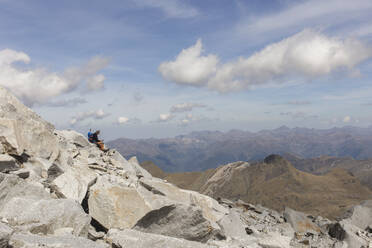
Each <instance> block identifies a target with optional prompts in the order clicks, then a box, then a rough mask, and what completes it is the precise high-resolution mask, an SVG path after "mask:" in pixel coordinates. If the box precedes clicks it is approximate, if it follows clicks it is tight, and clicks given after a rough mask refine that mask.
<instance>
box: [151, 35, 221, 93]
mask: <svg viewBox="0 0 372 248" xmlns="http://www.w3.org/2000/svg"><path fill="white" fill-rule="evenodd" d="M201 53H202V42H201V40H200V39H199V40H198V41H197V42H196V44H195V45H194V46H191V47H189V48H187V49H184V50H182V51H181V53H180V54H179V55H178V56H177V57H176V59H175V60H174V61H168V62H164V63H162V64H161V65H160V66H159V68H158V69H159V72H160V73H161V74H162V76H163V77H164V78H165V79H166V80H169V81H172V82H175V83H179V84H191V85H195V86H197V85H201V84H204V83H205V82H206V81H207V80H208V78H209V77H210V76H211V74H213V73H215V72H216V66H217V63H218V58H217V56H215V55H208V56H201Z"/></svg>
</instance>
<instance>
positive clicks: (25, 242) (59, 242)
mask: <svg viewBox="0 0 372 248" xmlns="http://www.w3.org/2000/svg"><path fill="white" fill-rule="evenodd" d="M9 244H10V245H11V247H12V248H37V247H40V248H41V247H43V248H75V247H77V248H109V245H108V244H104V243H97V242H93V241H91V240H89V239H86V238H82V237H75V236H72V235H71V236H41V235H35V234H13V235H12V237H11V238H10V241H9Z"/></svg>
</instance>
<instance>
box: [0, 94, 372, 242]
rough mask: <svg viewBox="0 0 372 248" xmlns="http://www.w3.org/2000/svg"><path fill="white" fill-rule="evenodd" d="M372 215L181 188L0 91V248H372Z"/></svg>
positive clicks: (365, 208) (366, 209) (368, 208)
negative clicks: (304, 209) (326, 214)
mask: <svg viewBox="0 0 372 248" xmlns="http://www.w3.org/2000/svg"><path fill="white" fill-rule="evenodd" d="M272 197H275V195H272ZM371 212H372V202H371V201H367V202H365V203H363V204H361V205H357V206H354V207H353V208H351V209H350V210H349V211H348V212H347V214H345V216H344V217H343V218H342V219H340V220H338V221H330V220H328V219H325V218H322V217H319V216H308V215H306V214H304V213H301V212H297V211H295V210H292V209H290V208H285V210H284V211H283V212H280V213H279V212H277V211H275V210H270V209H268V208H265V207H262V206H259V205H257V206H255V205H252V204H249V203H246V202H243V201H241V200H236V201H229V200H225V199H222V198H221V199H218V201H217V200H215V199H213V198H211V197H209V196H206V195H203V194H200V193H197V192H195V191H189V190H183V189H180V188H178V187H176V186H175V185H173V184H171V183H168V182H167V181H165V180H163V179H159V178H156V177H153V176H151V175H150V173H148V172H147V171H146V170H145V169H143V168H142V167H141V166H140V165H139V164H138V161H137V159H136V158H131V159H129V160H127V159H125V158H124V157H123V156H121V155H120V153H118V152H117V151H115V150H109V151H108V152H102V151H100V150H99V149H98V148H97V147H96V146H95V145H93V144H90V143H89V142H88V141H87V139H86V138H85V137H84V136H83V135H81V134H79V133H76V132H74V131H59V130H55V128H54V127H53V125H51V124H50V123H48V122H46V121H44V120H42V119H41V118H40V117H39V116H38V115H37V114H35V113H34V112H33V111H32V110H30V109H28V108H27V107H25V106H24V105H23V104H22V103H20V102H19V101H18V100H17V99H16V98H15V97H14V96H13V95H11V94H10V93H9V92H8V91H7V90H5V89H3V88H0V247H12V248H31V247H48V248H57V247H58V248H71V247H79V248H85V247H87V248H88V247H89V248H92V247H93V248H95V247H97V248H104V247H114V248H124V247H125V248H127V247H136V248H137V247H139V248H141V247H144V248H145V247H146V248H147V247H153V248H157V247H159V248H160V247H177V248H184V247H185V248H186V247H187V248H189V247H190V248H191V247H192V248H197V247H200V248H202V247H205V248H206V247H215V248H217V247H226V248H238V247H239V248H241V247H266V248H268V247H273V248H274V247H368V245H371V242H372V234H371V230H372V214H371Z"/></svg>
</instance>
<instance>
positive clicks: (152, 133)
mask: <svg viewBox="0 0 372 248" xmlns="http://www.w3.org/2000/svg"><path fill="white" fill-rule="evenodd" d="M371 11H372V1H370V0H356V1H343V0H330V1H320V0H311V1H289V0H270V1H269V0H264V1H262V0H260V1H259V0H257V1H242V0H235V1H234V0H228V1H227V0H226V1H224V0H220V1H216V0H203V1H200V0H195V1H194V0H185V1H181V0H121V1H109V2H108V1H98V0H97V1H38V0H34V1H21V0H20V1H13V0H0V85H1V86H3V87H6V88H8V89H10V90H11V91H12V92H14V94H16V95H17V96H18V97H19V98H20V99H21V100H22V101H23V102H25V103H26V104H27V105H29V106H30V107H32V108H33V109H34V110H35V111H36V112H37V113H39V114H40V115H41V116H42V117H44V118H45V119H47V120H48V121H50V122H52V123H53V124H54V125H55V126H56V127H57V128H60V129H66V128H70V129H75V130H78V131H80V132H83V133H85V132H86V131H87V129H89V128H92V129H101V130H102V135H103V136H104V138H105V139H113V138H115V137H130V138H146V137H170V136H174V135H178V134H184V133H188V132H190V131H194V130H222V131H227V130H230V129H243V130H250V131H257V130H260V129H266V128H276V127H279V126H281V125H287V126H289V127H296V126H300V127H310V128H330V127H334V126H344V125H353V126H369V125H371V124H372V116H371V112H372V99H371V96H372V85H371V83H372V82H371V80H372V59H371V58H372V17H371V15H370V13H371Z"/></svg>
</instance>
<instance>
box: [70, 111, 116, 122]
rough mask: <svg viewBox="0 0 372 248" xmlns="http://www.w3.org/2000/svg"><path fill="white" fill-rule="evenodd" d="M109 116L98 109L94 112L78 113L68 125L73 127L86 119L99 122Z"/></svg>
mask: <svg viewBox="0 0 372 248" xmlns="http://www.w3.org/2000/svg"><path fill="white" fill-rule="evenodd" d="M109 115H110V114H109V113H106V112H104V111H103V110H102V109H98V110H96V111H87V112H80V113H78V114H77V115H75V116H74V117H73V118H72V119H71V120H70V124H71V125H75V124H77V123H78V122H82V121H84V120H87V119H95V120H101V119H104V118H106V117H107V116H109Z"/></svg>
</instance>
